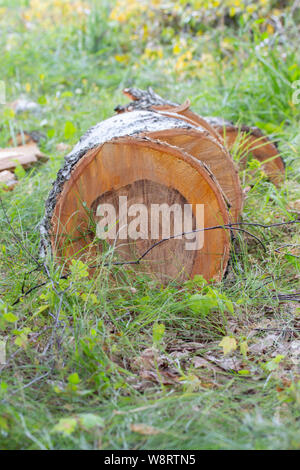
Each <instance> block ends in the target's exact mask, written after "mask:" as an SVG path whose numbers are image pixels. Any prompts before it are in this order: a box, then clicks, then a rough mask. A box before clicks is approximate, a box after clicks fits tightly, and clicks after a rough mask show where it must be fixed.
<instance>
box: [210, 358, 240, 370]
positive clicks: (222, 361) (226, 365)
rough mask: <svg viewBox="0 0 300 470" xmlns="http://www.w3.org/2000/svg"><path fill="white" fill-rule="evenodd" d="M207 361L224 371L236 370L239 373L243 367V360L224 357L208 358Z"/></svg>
mask: <svg viewBox="0 0 300 470" xmlns="http://www.w3.org/2000/svg"><path fill="white" fill-rule="evenodd" d="M206 357H207V359H209V360H210V361H212V362H213V363H215V364H216V365H217V366H219V367H221V369H223V370H226V371H227V370H235V371H238V370H240V369H241V367H242V360H241V359H238V358H236V357H223V358H218V357H215V356H206Z"/></svg>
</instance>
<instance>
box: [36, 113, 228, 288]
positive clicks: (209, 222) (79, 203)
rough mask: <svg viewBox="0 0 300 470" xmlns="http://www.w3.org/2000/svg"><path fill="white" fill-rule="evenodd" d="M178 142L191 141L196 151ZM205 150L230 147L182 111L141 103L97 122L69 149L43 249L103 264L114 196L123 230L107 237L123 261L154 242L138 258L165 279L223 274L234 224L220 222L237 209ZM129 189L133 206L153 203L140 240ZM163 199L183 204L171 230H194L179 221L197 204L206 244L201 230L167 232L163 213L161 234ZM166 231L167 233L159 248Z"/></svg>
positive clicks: (195, 223)
mask: <svg viewBox="0 0 300 470" xmlns="http://www.w3.org/2000/svg"><path fill="white" fill-rule="evenodd" d="M149 136H151V138H149ZM157 138H159V140H155V139H157ZM166 140H168V141H169V142H170V143H174V144H176V145H170V144H169V143H167V142H166ZM178 145H180V146H181V145H185V146H186V147H187V148H188V149H189V150H190V152H189V153H187V152H185V151H183V150H182V148H181V147H179V146H178ZM191 152H193V154H194V155H195V156H197V158H195V157H194V156H192V155H191V154H190V153H191ZM202 153H203V154H206V155H207V154H211V155H213V154H216V155H219V156H220V155H222V147H221V146H220V145H219V144H218V142H217V141H216V140H215V139H212V138H211V136H210V135H209V133H208V132H206V131H204V130H203V129H202V130H200V129H197V128H195V127H193V126H192V125H191V124H189V123H187V122H185V121H182V120H180V119H178V118H173V117H167V116H162V115H160V114H158V113H154V112H149V111H136V112H134V113H126V114H121V115H117V116H114V117H113V118H110V119H107V120H106V121H103V122H101V123H99V124H97V125H96V126H95V127H93V128H92V129H91V130H90V131H88V132H87V133H86V134H85V135H84V136H83V137H82V138H81V140H80V141H79V143H78V144H77V145H76V146H75V147H74V149H73V151H72V152H71V153H70V154H69V155H67V156H66V162H65V165H64V167H63V168H62V169H61V170H60V171H59V173H58V176H57V179H56V181H55V182H54V185H53V189H52V191H51V193H50V195H49V198H48V200H47V202H46V211H45V216H44V219H43V221H42V223H41V255H42V256H45V255H46V254H47V252H49V251H50V252H51V253H52V254H53V255H55V256H56V257H57V258H58V259H61V260H62V261H63V262H64V263H68V262H69V261H70V260H71V259H72V258H81V259H83V260H84V261H85V262H86V263H88V264H89V265H95V259H97V255H99V254H100V253H101V252H102V250H103V240H99V238H98V237H99V232H98V231H97V230H98V229H97V227H98V226H99V222H100V216H99V212H98V211H99V208H101V207H102V206H103V204H111V205H112V206H113V207H114V208H115V211H116V216H117V221H118V222H117V224H116V233H117V234H119V238H118V239H117V240H116V239H115V234H114V230H113V228H112V227H111V228H109V236H108V239H107V242H108V243H109V244H111V245H114V246H115V251H114V253H115V256H116V258H115V261H116V260H117V261H118V262H124V261H127V262H129V263H130V262H131V261H134V260H136V259H138V258H139V257H140V256H141V255H143V254H144V253H145V252H146V251H147V250H148V249H150V251H149V252H148V254H147V255H146V256H145V257H144V258H143V260H142V261H141V262H140V263H139V264H132V266H133V267H134V268H135V269H137V270H140V271H142V272H146V273H149V274H150V275H151V276H153V277H155V278H157V279H158V280H159V281H161V282H163V283H166V282H168V281H169V280H170V279H177V280H178V281H182V280H185V279H189V278H190V277H191V276H194V275H195V274H201V275H203V276H204V277H205V278H206V279H207V280H210V279H218V280H220V279H221V278H222V276H223V274H224V272H225V270H226V267H227V263H228V257H229V249H230V231H229V230H226V229H224V228H220V226H223V225H227V224H229V223H230V216H229V211H228V207H227V203H226V201H225V199H224V197H223V192H222V189H221V188H220V186H219V184H218V182H217V180H216V178H215V177H214V175H213V174H212V172H211V170H210V169H209V168H208V167H207V166H206V165H205V164H204V163H202V162H201V161H200V160H199V158H200V157H201V158H202ZM124 196H126V197H127V204H128V208H129V207H132V205H133V204H144V205H145V208H146V209H147V222H148V223H147V224H146V225H145V224H142V225H143V230H144V232H143V235H142V237H143V238H138V239H135V240H133V239H132V237H131V236H130V233H129V235H127V234H126V230H125V228H124V227H126V226H127V224H126V223H125V224H124V223H123V222H124V220H123V218H122V217H121V212H122V213H123V209H122V210H121V209H120V203H121V201H124ZM120 197H121V199H120ZM161 204H167V205H168V207H170V206H173V208H174V209H176V210H178V211H179V212H178V213H177V212H176V215H174V217H173V215H172V216H171V218H170V221H171V222H170V223H171V225H170V234H169V235H171V237H172V236H175V235H180V234H182V232H184V231H186V230H184V228H185V227H183V226H182V229H180V230H179V229H178V220H179V219H178V217H179V216H178V214H179V213H181V214H182V213H183V212H180V211H181V210H182V211H184V207H185V205H191V206H190V207H192V219H191V224H192V225H191V230H198V232H197V233H198V243H199V245H198V248H199V249H191V243H192V241H193V240H194V239H195V233H192V234H190V235H189V236H190V237H192V239H187V236H183V237H181V238H178V237H176V238H174V237H173V238H171V239H169V236H166V232H164V233H163V231H164V230H165V228H164V221H163V220H162V219H160V221H159V233H158V235H157V234H156V235H155V236H154V235H153V232H152V230H150V227H151V229H152V225H151V220H152V218H151V214H152V212H151V211H152V209H153V208H157V207H158V205H161ZM174 205H175V206H174ZM197 206H198V208H200V209H201V208H204V211H203V213H202V212H201V210H200V214H203V221H202V219H201V215H200V217H199V214H198V216H197V211H196V207H197ZM97 214H98V215H97ZM135 217H136V214H134V217H133V219H132V216H131V215H130V214H129V216H128V220H127V223H128V230H129V232H130V224H131V223H132V221H134V220H135ZM119 218H120V220H119ZM147 225H148V227H147V230H148V231H147V230H146V228H145V227H146V226H147ZM211 227H218V228H215V229H210V228H211ZM110 229H112V233H111V232H110ZM199 229H200V230H201V231H200V232H199ZM202 229H206V230H205V231H203V230H202ZM208 229H209V230H208ZM124 230H125V232H124ZM140 230H142V229H141V227H140ZM140 230H138V231H140ZM145 230H146V232H147V233H146V235H145ZM178 230H179V231H178ZM95 233H96V234H97V235H98V237H96V235H95ZM124 233H125V235H124ZM121 234H122V235H121ZM167 235H168V233H167ZM202 237H203V238H202ZM100 238H101V237H100ZM163 239H166V240H165V241H162V242H161V243H159V244H157V245H156V246H155V247H153V248H152V249H151V247H152V246H153V244H155V243H157V242H158V241H159V240H163ZM202 242H203V246H202Z"/></svg>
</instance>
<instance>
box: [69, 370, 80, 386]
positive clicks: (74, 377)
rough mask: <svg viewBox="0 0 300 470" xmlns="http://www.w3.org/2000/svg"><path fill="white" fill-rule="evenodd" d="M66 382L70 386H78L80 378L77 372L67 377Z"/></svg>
mask: <svg viewBox="0 0 300 470" xmlns="http://www.w3.org/2000/svg"><path fill="white" fill-rule="evenodd" d="M68 382H69V383H70V384H72V385H78V384H79V383H80V378H79V375H78V374H77V372H74V374H71V375H69V377H68Z"/></svg>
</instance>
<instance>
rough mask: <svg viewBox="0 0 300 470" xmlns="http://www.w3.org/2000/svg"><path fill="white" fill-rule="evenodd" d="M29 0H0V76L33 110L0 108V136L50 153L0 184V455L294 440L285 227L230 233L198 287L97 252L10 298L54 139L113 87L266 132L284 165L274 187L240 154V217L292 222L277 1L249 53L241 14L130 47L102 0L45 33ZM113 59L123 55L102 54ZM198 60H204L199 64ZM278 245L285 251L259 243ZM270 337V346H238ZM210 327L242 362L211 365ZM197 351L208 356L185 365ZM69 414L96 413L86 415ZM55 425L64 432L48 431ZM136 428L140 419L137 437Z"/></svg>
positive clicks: (289, 445)
mask: <svg viewBox="0 0 300 470" xmlns="http://www.w3.org/2000/svg"><path fill="white" fill-rule="evenodd" d="M28 4H29V2H26V1H24V2H14V8H13V7H12V2H0V8H1V7H2V6H4V7H8V10H7V12H6V16H5V18H6V20H5V21H4V20H1V29H0V31H1V32H0V48H1V55H2V57H1V77H0V78H1V80H4V81H5V83H6V88H7V101H8V102H10V101H13V100H15V99H17V98H18V97H19V96H20V95H22V94H26V95H28V96H30V98H31V99H33V100H34V101H38V102H39V103H40V106H41V113H40V114H39V115H32V114H20V115H13V113H11V111H10V110H9V107H8V106H1V108H0V146H1V147H5V146H7V142H8V140H9V139H10V138H14V135H15V134H16V133H17V132H18V131H20V130H33V129H38V130H40V131H42V132H43V133H44V134H45V136H46V138H45V139H44V140H42V141H41V144H40V147H41V149H42V150H43V151H44V152H45V153H46V154H47V155H49V157H50V159H49V162H48V163H47V164H44V165H40V166H38V167H35V168H34V169H31V170H29V171H27V172H26V175H25V176H24V175H22V173H20V174H19V176H20V177H21V178H20V181H19V183H18V185H17V186H16V188H15V189H14V191H13V192H9V193H8V192H5V191H3V190H1V189H0V193H1V198H2V200H3V207H4V208H5V212H6V214H7V216H8V218H9V221H10V223H9V224H8V222H7V219H6V217H5V213H4V211H3V207H2V208H0V249H1V258H0V273H1V279H0V295H1V300H0V314H1V317H0V328H1V336H2V337H5V338H8V343H7V356H8V358H10V360H9V363H8V365H7V366H5V367H3V366H0V374H1V375H0V448H1V449H73V448H74V449H75V448H78V449H298V448H299V445H300V433H299V419H300V390H299V356H298V357H297V356H296V357H291V355H290V353H284V352H283V349H284V347H285V346H287V345H289V344H290V343H291V342H292V341H299V327H300V312H299V303H297V302H290V303H289V302H282V301H279V300H278V299H276V295H275V294H276V292H280V293H292V292H294V291H299V258H295V257H293V256H291V254H293V253H295V252H294V251H292V250H294V249H296V248H297V246H298V245H299V243H300V236H299V226H295V225H294V226H283V227H278V228H274V229H271V230H262V229H259V228H255V227H253V228H251V231H252V232H253V233H254V234H256V235H257V236H259V237H261V238H262V239H263V240H264V243H265V244H266V246H267V252H266V253H264V252H263V250H262V248H261V247H260V246H259V245H258V244H257V243H256V242H255V241H254V240H253V239H251V238H248V237H245V236H240V235H238V236H237V240H236V242H235V243H234V246H233V249H232V256H231V263H230V268H229V273H228V276H227V277H226V278H225V279H224V280H223V281H222V282H221V283H218V284H213V285H212V286H210V287H208V286H207V285H203V282H202V281H201V279H200V280H199V279H196V280H195V281H194V282H188V283H185V284H183V285H178V284H176V282H175V281H174V282H173V283H171V284H170V285H169V286H167V287H165V288H162V287H161V286H157V285H156V284H155V283H154V282H153V281H151V280H150V279H148V278H147V277H145V276H143V275H138V276H137V275H136V274H135V273H134V272H133V271H132V270H131V269H125V268H116V267H106V266H104V264H105V262H106V261H107V259H109V255H107V257H106V258H105V257H104V258H103V259H102V260H99V262H100V267H99V269H98V271H97V272H96V274H95V276H94V278H93V279H89V278H87V277H84V276H83V272H82V271H80V267H78V266H77V268H76V266H75V267H74V269H73V273H72V276H71V277H70V278H69V279H68V280H59V277H60V274H61V268H60V267H59V266H57V265H54V264H53V263H51V262H50V261H49V269H50V272H51V278H52V280H53V282H50V281H49V279H48V278H47V277H46V276H45V275H44V274H42V273H41V272H40V271H35V272H33V273H32V274H29V275H27V276H26V283H25V290H26V289H27V288H30V287H32V286H35V285H36V284H39V283H43V282H46V285H44V286H42V287H41V288H39V289H36V290H35V291H33V292H32V294H30V295H28V296H26V297H23V299H22V301H21V302H19V303H18V304H16V305H15V306H12V304H13V303H14V301H15V300H16V299H17V298H18V297H19V296H20V295H21V293H22V286H23V283H24V276H25V274H26V273H28V272H29V271H31V270H33V269H34V268H35V267H36V265H35V261H34V260H33V259H32V257H31V256H33V257H34V258H35V257H36V256H37V253H38V243H39V236H38V228H37V227H38V224H39V221H40V220H41V217H42V216H43V210H44V201H45V199H46V197H47V195H48V192H49V190H50V188H51V181H52V180H54V179H55V176H56V172H57V171H58V169H59V168H60V167H61V165H62V163H63V154H62V153H61V152H60V151H59V150H57V147H56V146H57V144H58V143H60V142H64V143H67V144H69V145H70V146H72V145H73V144H75V143H76V142H77V140H78V139H79V137H80V136H81V135H82V134H83V133H84V132H85V131H86V130H87V129H88V128H89V127H91V126H92V125H94V124H95V123H96V122H98V121H100V120H102V119H105V118H107V117H109V116H111V115H112V114H113V108H114V107H115V106H116V105H117V104H120V103H125V102H126V99H125V97H124V96H123V95H122V93H121V90H122V89H123V88H124V87H125V86H133V85H134V86H138V87H141V88H145V87H147V86H149V85H150V86H152V87H153V88H154V89H155V91H157V92H158V93H160V94H161V95H162V96H165V97H166V98H169V99H170V100H174V101H177V102H183V101H184V100H185V99H186V98H187V97H189V98H190V99H191V103H192V108H193V110H195V111H196V112H199V113H200V114H203V115H215V116H222V117H224V118H225V119H232V120H234V121H235V122H240V123H245V124H248V125H258V126H259V127H261V128H262V129H263V130H264V131H265V132H266V133H268V134H271V135H272V138H273V139H274V140H276V141H277V142H278V146H279V150H280V152H281V153H282V156H283V158H284V160H285V163H286V182H285V183H284V185H283V186H282V187H281V188H280V189H278V188H276V187H275V186H274V185H273V184H272V183H270V182H268V181H267V179H266V177H265V175H264V174H263V173H262V171H261V169H260V168H256V170H255V172H254V174H253V172H252V171H250V170H251V168H252V169H253V168H255V165H253V164H252V166H251V163H250V164H249V166H248V168H247V170H246V171H245V172H243V173H242V174H241V179H242V183H243V187H244V188H246V187H248V186H249V185H250V186H251V190H250V191H249V192H248V193H247V198H246V201H245V207H244V212H243V220H244V221H251V222H261V223H265V224H269V223H273V222H280V221H288V220H293V219H294V218H295V217H296V216H297V213H295V212H292V211H291V207H292V204H293V202H294V201H296V200H298V199H300V177H299V170H300V165H299V152H300V138H299V105H295V104H293V103H292V93H293V89H292V87H291V84H292V83H293V82H294V81H295V80H299V78H300V55H299V50H298V47H297V34H298V33H297V25H296V23H295V22H294V20H293V18H292V17H291V16H290V14H289V10H288V8H287V9H286V11H285V10H282V13H283V14H284V17H283V18H282V22H283V25H284V28H283V33H282V32H276V31H275V32H274V34H272V35H270V40H271V45H270V46H263V45H262V44H261V43H262V41H263V40H264V39H265V37H266V36H265V31H264V29H263V25H262V23H261V22H257V21H254V20H251V19H249V20H248V21H246V22H243V21H237V22H236V23H235V24H233V25H231V26H230V27H227V26H225V27H223V28H222V27H218V28H214V27H213V25H210V24H208V26H207V28H206V30H205V34H204V35H196V33H195V32H193V31H191V30H184V31H180V30H176V27H174V28H175V29H174V30H173V32H172V31H171V32H170V31H169V30H167V28H165V29H164V27H163V26H162V31H161V32H160V34H159V35H158V36H154V37H152V38H151V37H150V38H149V39H148V44H146V43H145V42H143V41H139V40H138V39H130V40H129V37H131V36H130V35H131V34H132V31H130V30H128V29H126V25H124V24H117V23H116V22H112V21H111V20H109V19H108V13H109V7H108V6H106V5H105V2H101V4H102V6H101V7H100V6H97V5H96V6H95V4H94V3H93V2H90V6H91V8H92V11H93V14H92V15H90V16H89V19H88V21H87V23H86V26H85V27H84V28H80V27H77V23H76V25H75V26H74V24H67V18H62V20H61V24H57V25H55V27H49V25H44V26H43V18H42V20H41V21H35V20H32V23H33V27H31V26H30V25H29V26H28V25H27V26H26V25H25V24H24V21H22V16H21V12H22V11H23V10H22V9H24V8H26V7H27V6H28ZM180 38H181V39H185V40H186V42H187V48H188V47H189V45H191V44H192V45H193V47H194V56H193V57H194V60H197V61H198V62H199V63H198V62H197V64H198V65H199V70H198V68H197V67H198V65H197V67H196V66H195V67H194V68H191V69H190V68H189V65H188V64H187V65H186V66H185V67H184V69H183V70H181V71H177V72H176V68H175V65H176V62H177V60H178V56H174V54H173V52H172V51H173V47H174V44H175V43H176V42H177V41H178V40H179V39H180ZM224 40H226V41H227V43H229V44H230V48H229V49H228V48H226V47H225V46H224V45H223V44H224ZM147 45H148V47H150V48H151V47H152V49H153V51H156V49H157V47H158V46H161V47H162V49H163V57H162V58H160V57H158V56H157V55H154V56H153V57H152V58H148V59H145V58H142V57H143V54H144V52H145V47H146V46H147ZM184 51H185V49H184V47H183V52H184ZM122 54H123V55H124V54H127V55H128V57H127V59H126V62H122V61H121V62H120V60H117V59H116V56H117V57H118V56H120V55H122ZM201 54H210V56H211V59H210V63H207V64H202V66H201V67H202V68H200V62H201ZM70 122H71V123H72V124H73V126H70V125H68V124H67V125H66V123H70ZM236 158H238V156H236ZM12 229H13V230H14V231H15V234H16V235H17V238H16V237H15V236H14V235H13V234H12ZM285 244H290V246H288V247H285V248H284V249H283V254H279V253H278V252H276V251H275V249H276V248H277V247H279V246H283V245H285ZM298 255H299V252H298ZM101 263H102V264H101ZM199 292H200V293H201V294H202V295H206V296H208V297H209V298H211V297H214V298H216V299H217V305H218V307H214V308H212V309H210V311H209V312H206V311H205V310H204V309H201V308H200V309H196V311H195V309H193V297H192V296H193V295H194V294H197V293H199ZM224 299H225V300H224ZM224 302H225V303H226V302H227V303H229V304H230V305H231V306H232V307H231V308H228V305H227V308H224ZM232 308H233V311H234V313H232ZM8 314H13V315H14V316H15V317H16V318H15V317H11V316H9V315H8ZM58 315H59V316H58ZM57 316H58V317H57ZM9 319H10V320H12V321H8V320H9ZM56 320H57V321H56ZM54 325H56V326H55V328H54ZM162 325H164V327H163V326H162ZM274 331H275V333H274ZM271 333H274V334H275V336H276V341H275V343H274V344H273V345H271V346H268V347H267V348H265V349H262V350H261V351H260V352H251V346H252V345H254V344H255V343H256V342H259V341H261V340H262V339H263V338H265V337H266V338H267V337H268V336H269V335H270V334H271ZM226 335H229V336H233V337H234V338H235V339H236V342H237V344H238V346H239V345H240V344H241V343H242V342H243V341H247V343H248V346H249V347H250V350H249V352H248V353H247V355H246V357H243V355H242V354H241V352H240V350H239V347H238V348H237V350H236V351H235V352H234V353H232V356H231V357H233V359H234V361H236V363H237V364H238V367H237V368H236V370H234V369H232V368H229V369H228V368H226V363H225V362H224V356H223V353H222V348H221V347H220V346H219V343H220V341H221V339H222V338H223V337H224V336H226ZM191 342H192V343H193V345H192V346H191ZM145 350H146V353H145ZM147 350H148V356H147ZM280 355H282V356H284V357H283V358H281V360H280V361H279V360H278V361H277V362H276V360H274V359H275V358H276V357H278V356H280ZM200 357H201V358H206V359H207V358H208V359H207V361H208V362H207V363H205V364H204V365H203V367H196V366H195V358H198V359H199V358H200ZM147 358H148V359H147ZM149 358H150V359H149ZM209 358H210V359H209ZM238 371H244V373H243V372H242V373H241V372H240V373H239V372H238ZM245 371H246V372H245ZM74 374H75V375H74ZM84 413H90V414H93V415H95V416H97V417H98V419H96V418H95V416H94V417H93V418H91V417H90V418H89V419H87V418H85V419H86V421H84V418H83V417H82V416H81V415H83V414H84ZM100 418H101V419H100ZM61 419H65V420H66V421H62V422H60V420H61ZM59 422H60V425H61V426H63V425H65V432H58V430H57V428H55V426H57V424H58V423H59ZM135 424H142V425H143V427H144V430H143V427H142V431H140V432H137V431H135V429H136V428H135V427H134V425H135ZM146 426H148V427H149V426H150V428H146ZM147 432H148V434H147Z"/></svg>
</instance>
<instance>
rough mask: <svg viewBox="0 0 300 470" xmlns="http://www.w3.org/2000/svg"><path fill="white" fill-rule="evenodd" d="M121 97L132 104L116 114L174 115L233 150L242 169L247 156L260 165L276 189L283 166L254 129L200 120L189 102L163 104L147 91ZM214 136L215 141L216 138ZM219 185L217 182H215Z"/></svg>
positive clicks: (272, 147)
mask: <svg viewBox="0 0 300 470" xmlns="http://www.w3.org/2000/svg"><path fill="white" fill-rule="evenodd" d="M124 94H125V95H127V96H128V97H129V98H131V99H132V100H133V101H132V102H131V103H129V104H128V105H127V106H117V108H116V109H115V110H116V111H117V112H118V113H120V112H124V111H133V110H136V109H154V110H157V111H159V112H164V113H166V112H167V113H170V112H172V113H176V114H177V115H179V116H180V117H181V119H182V118H183V117H185V118H187V119H188V121H189V122H190V123H194V125H200V126H201V127H204V128H205V129H207V130H208V131H209V132H210V133H211V135H212V136H214V137H215V138H216V139H217V140H219V142H220V143H225V145H226V146H227V148H228V150H229V151H230V150H233V149H235V150H236V151H237V152H238V153H239V157H240V163H241V166H242V168H244V167H245V165H246V162H247V159H248V157H249V155H250V154H251V153H252V154H253V156H254V158H256V159H257V160H259V161H260V162H262V163H263V165H262V167H263V169H264V171H265V173H266V175H267V176H268V178H269V179H270V181H272V182H273V183H274V184H275V185H276V186H279V185H280V184H281V183H282V182H283V180H284V175H285V166H284V162H283V160H282V158H281V157H280V155H279V153H278V150H277V148H276V145H275V144H274V143H273V142H271V141H270V139H269V138H268V137H267V136H265V135H264V134H263V133H262V131H261V130H260V129H259V128H257V127H248V126H241V127H238V126H234V124H232V123H231V122H228V121H224V120H223V119H220V118H211V117H202V116H199V115H198V114H196V113H194V112H193V111H191V110H190V109H189V104H190V103H189V100H186V102H185V103H184V104H183V105H178V104H176V103H172V102H171V101H167V100H164V99H163V98H162V97H161V96H159V95H157V94H156V93H154V92H153V90H152V89H151V88H149V89H148V90H147V91H144V90H140V89H138V88H127V89H125V90H124ZM217 136H218V137H217ZM219 182H220V184H221V181H219Z"/></svg>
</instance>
